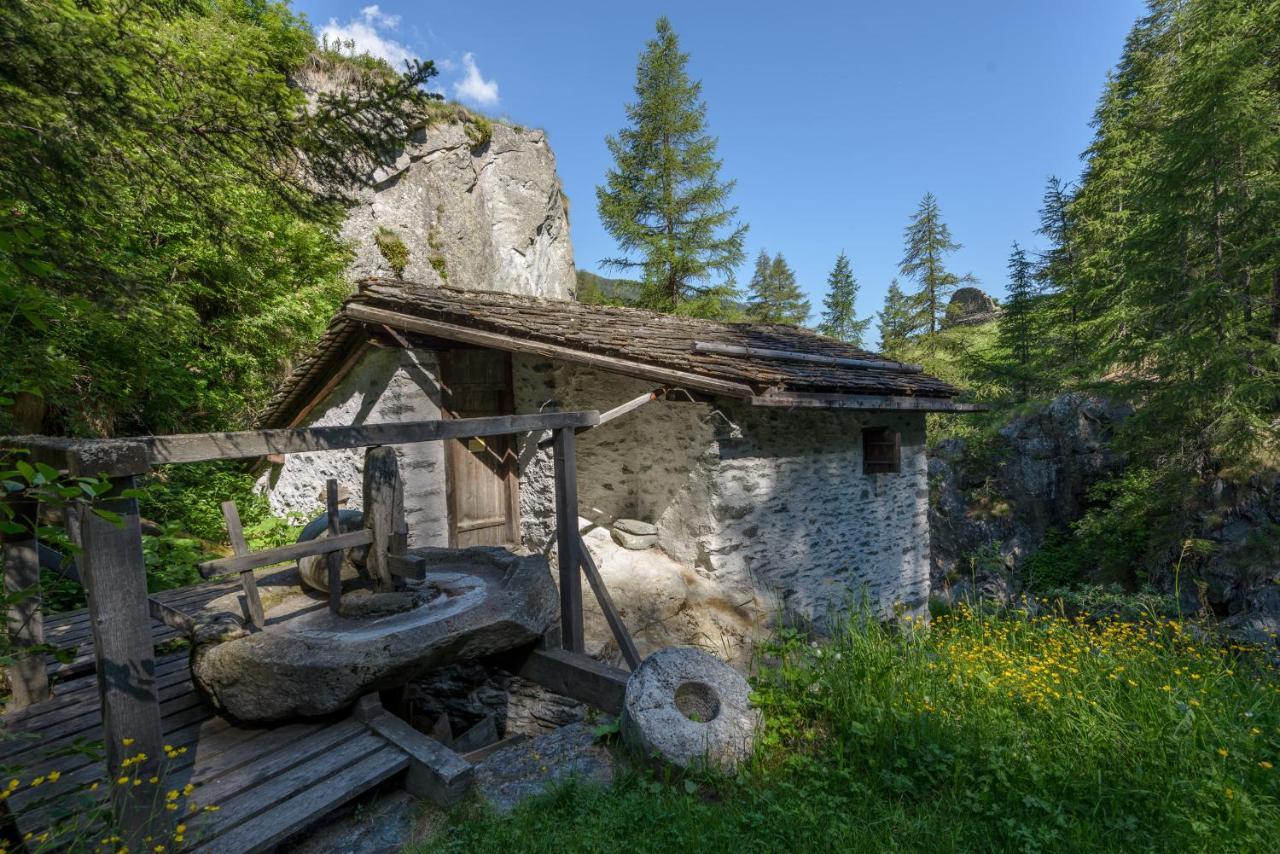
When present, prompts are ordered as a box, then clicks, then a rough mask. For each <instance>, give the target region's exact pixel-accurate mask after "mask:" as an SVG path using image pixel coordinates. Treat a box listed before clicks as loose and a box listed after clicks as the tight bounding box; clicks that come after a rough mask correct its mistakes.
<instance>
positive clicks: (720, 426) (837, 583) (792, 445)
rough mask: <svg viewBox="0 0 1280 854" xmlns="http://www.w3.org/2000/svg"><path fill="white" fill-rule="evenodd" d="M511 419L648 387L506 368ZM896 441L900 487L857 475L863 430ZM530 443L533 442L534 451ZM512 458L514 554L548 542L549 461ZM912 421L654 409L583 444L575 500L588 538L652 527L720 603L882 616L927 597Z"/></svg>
mask: <svg viewBox="0 0 1280 854" xmlns="http://www.w3.org/2000/svg"><path fill="white" fill-rule="evenodd" d="M515 378H516V399H517V402H518V403H517V405H518V408H519V410H520V411H536V410H537V409H538V408H539V407H540V406H541V405H543V404H544V403H545V402H546V401H548V400H552V399H554V400H556V401H557V402H558V403H559V405H560V407H561V408H562V409H600V410H604V409H608V408H611V407H613V406H616V405H618V404H620V403H623V402H625V401H627V400H630V399H632V398H634V397H636V396H637V395H639V394H642V393H644V392H645V391H647V390H650V389H652V388H653V386H654V384H653V383H647V382H644V381H640V380H632V379H628V378H624V377H619V376H617V375H614V374H604V373H600V372H598V371H594V370H590V369H586V368H581V367H576V366H572V365H567V364H563V363H552V362H548V361H545V360H537V359H531V358H524V357H517V358H516V363H515ZM870 426H877V427H888V428H890V429H893V430H897V431H899V432H900V433H901V434H902V471H901V473H900V474H883V475H869V476H868V475H864V474H863V473H862V428H863V427H870ZM534 438H536V437H534ZM535 444H536V442H534V441H532V440H531V441H529V442H526V444H525V446H524V448H523V449H522V461H523V466H522V473H521V505H522V506H521V510H522V516H523V525H524V535H525V541H526V544H527V545H529V546H530V547H531V548H544V549H549V547H550V543H551V541H552V540H553V539H554V525H555V519H554V515H553V512H552V499H551V496H552V495H553V492H552V480H551V461H550V456H549V453H548V452H546V451H543V452H537V451H536V448H535V447H534V446H535ZM924 446H925V423H924V416H923V415H919V414H911V413H902V414H898V413H894V414H888V413H858V412H813V411H797V412H786V411H783V410H778V409H759V408H752V407H749V406H745V405H742V404H740V403H736V402H730V401H725V402H722V403H720V404H719V405H718V406H715V407H713V406H711V405H708V404H694V403H677V402H670V401H659V402H654V403H650V404H648V405H646V406H644V407H641V408H640V409H638V410H636V411H635V412H632V413H630V414H628V415H625V416H623V417H622V418H620V419H619V420H617V421H616V422H612V423H610V424H607V425H604V426H601V427H599V428H596V429H594V430H591V431H589V432H587V433H585V434H583V435H582V436H581V437H580V439H579V450H578V490H579V497H580V509H581V512H582V514H583V515H584V516H586V517H588V518H590V519H592V520H593V521H596V522H598V523H601V524H607V523H608V522H610V521H611V520H612V519H616V518H620V517H631V518H639V519H644V520H646V521H651V522H654V523H655V524H656V525H657V526H658V528H659V531H660V537H661V545H662V547H663V549H664V550H665V551H666V552H667V553H668V554H670V555H671V557H673V558H675V559H676V560H677V561H679V562H680V563H683V564H685V565H687V566H690V567H692V568H693V569H694V570H695V571H696V572H697V573H698V575H699V576H701V577H702V578H704V579H706V580H708V581H710V582H712V583H714V585H715V586H716V587H717V588H718V589H719V591H720V594H721V596H722V597H723V598H724V600H725V602H727V603H739V604H741V605H743V606H747V605H748V603H750V605H749V607H750V608H751V610H753V611H756V612H763V613H765V614H767V615H769V616H779V615H786V616H798V617H802V618H804V619H806V620H812V621H814V622H817V623H819V624H821V623H824V622H825V621H826V618H827V617H828V616H830V615H831V614H832V613H833V612H836V611H841V610H844V609H845V608H846V607H847V606H848V605H850V604H851V602H852V601H854V600H855V599H859V598H861V597H863V596H865V597H866V601H867V602H868V603H869V604H870V605H871V606H872V607H873V608H874V609H875V610H876V611H877V612H878V613H879V614H881V615H884V616H889V615H891V614H893V613H894V612H895V611H897V612H906V613H920V612H922V611H923V609H924V607H925V605H926V604H927V600H928V595H929V527H928V481H927V469H926V461H925V453H924Z"/></svg>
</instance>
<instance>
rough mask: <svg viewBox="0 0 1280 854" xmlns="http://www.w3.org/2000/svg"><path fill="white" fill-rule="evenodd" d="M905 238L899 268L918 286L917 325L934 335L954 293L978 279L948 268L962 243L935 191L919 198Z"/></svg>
mask: <svg viewBox="0 0 1280 854" xmlns="http://www.w3.org/2000/svg"><path fill="white" fill-rule="evenodd" d="M905 238H906V247H905V251H904V253H903V256H902V262H901V263H900V264H899V266H898V269H899V272H901V273H902V275H903V276H905V277H907V278H908V279H913V280H915V282H916V284H917V286H918V290H917V291H916V293H915V294H914V295H913V297H912V310H913V313H914V315H915V319H914V325H916V326H918V327H920V328H921V329H924V330H925V331H927V332H929V333H930V334H932V333H934V332H937V331H938V326H939V325H940V324H941V322H942V320H943V317H944V316H945V314H946V310H947V297H948V296H950V295H951V292H952V291H954V290H955V289H956V288H957V287H959V286H960V285H962V284H970V283H975V281H976V280H975V279H974V278H973V276H970V275H968V274H966V275H963V276H958V275H956V274H955V273H952V272H950V271H949V270H947V267H946V257H947V256H948V255H950V254H951V253H952V252H955V251H956V250H958V249H960V248H961V246H960V244H959V243H956V242H955V241H954V240H952V239H951V230H950V229H949V228H947V224H946V223H945V222H943V221H942V212H941V211H940V210H939V209H938V200H937V199H935V198H934V196H933V193H925V194H924V198H923V199H921V200H920V207H918V208H917V209H916V212H915V214H914V215H913V216H912V217H911V222H910V223H908V225H907V228H906V233H905Z"/></svg>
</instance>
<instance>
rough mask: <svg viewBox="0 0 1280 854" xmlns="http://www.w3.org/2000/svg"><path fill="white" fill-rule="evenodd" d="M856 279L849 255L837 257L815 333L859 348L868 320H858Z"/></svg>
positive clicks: (829, 276)
mask: <svg viewBox="0 0 1280 854" xmlns="http://www.w3.org/2000/svg"><path fill="white" fill-rule="evenodd" d="M857 299H858V280H857V279H855V278H854V277H853V269H852V268H851V267H850V266H849V256H847V255H845V254H844V253H843V252H841V253H840V254H839V256H837V257H836V265H835V266H834V267H832V268H831V273H830V274H829V275H828V276H827V296H826V298H825V299H823V301H822V322H821V323H820V324H819V325H818V331H819V332H821V333H822V334H823V335H830V336H831V337H832V338H838V339H840V340H841V341H844V342H846V343H849V344H852V345H853V346H855V347H862V346H863V343H862V339H863V336H865V335H866V334H867V327H868V326H870V325H871V318H869V317H868V318H865V319H863V320H858V313H857V306H856V305H855V304H856V302H857Z"/></svg>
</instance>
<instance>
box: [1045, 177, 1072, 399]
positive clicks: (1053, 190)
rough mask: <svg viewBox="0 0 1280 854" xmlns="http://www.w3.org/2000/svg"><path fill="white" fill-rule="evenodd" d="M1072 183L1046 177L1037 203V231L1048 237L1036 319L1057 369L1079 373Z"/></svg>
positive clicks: (1068, 372)
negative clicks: (1041, 197) (1040, 198)
mask: <svg viewBox="0 0 1280 854" xmlns="http://www.w3.org/2000/svg"><path fill="white" fill-rule="evenodd" d="M1072 192H1073V191H1072V187H1071V186H1070V185H1069V184H1064V183H1063V182H1062V181H1061V180H1059V179H1058V178H1057V177H1056V176H1051V177H1050V178H1049V182H1048V184H1047V185H1046V186H1045V191H1044V197H1043V200H1042V202H1041V205H1040V228H1039V229H1037V231H1036V233H1037V234H1040V235H1041V236H1043V237H1045V238H1047V239H1048V240H1049V248H1048V249H1046V250H1045V251H1044V252H1042V253H1041V254H1040V264H1039V267H1038V269H1037V270H1036V271H1035V277H1036V280H1037V282H1038V283H1039V285H1040V290H1041V291H1042V292H1043V294H1044V295H1045V298H1044V299H1042V300H1038V301H1037V306H1036V312H1037V314H1038V315H1039V320H1038V322H1039V323H1040V325H1041V327H1042V328H1043V331H1044V334H1045V335H1046V341H1045V345H1046V347H1047V349H1048V350H1050V351H1052V352H1053V353H1054V358H1053V359H1052V362H1053V364H1054V365H1055V368H1056V370H1057V371H1058V372H1059V373H1062V374H1069V375H1075V376H1079V370H1080V366H1081V352H1080V323H1081V317H1080V308H1079V305H1078V301H1079V289H1078V288H1076V287H1075V282H1076V257H1075V248H1074V246H1073V241H1074V240H1075V228H1074V223H1073V221H1072V214H1071V212H1070V204H1071V198H1072Z"/></svg>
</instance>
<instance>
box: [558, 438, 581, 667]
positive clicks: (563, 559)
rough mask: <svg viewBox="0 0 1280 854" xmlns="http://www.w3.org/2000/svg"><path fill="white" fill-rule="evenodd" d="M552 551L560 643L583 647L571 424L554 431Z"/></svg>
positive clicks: (576, 648)
mask: <svg viewBox="0 0 1280 854" xmlns="http://www.w3.org/2000/svg"><path fill="white" fill-rule="evenodd" d="M555 487H556V551H557V558H558V565H559V569H560V632H561V643H562V644H563V645H564V648H565V649H567V650H568V651H570V652H582V651H583V649H584V648H585V643H584V638H583V627H582V574H581V572H580V570H579V569H578V567H579V564H580V563H581V559H580V558H579V556H578V543H579V542H580V538H579V536H578V469H577V456H576V451H575V443H574V435H573V428H572V427H562V428H560V429H559V430H556V435H555Z"/></svg>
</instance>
